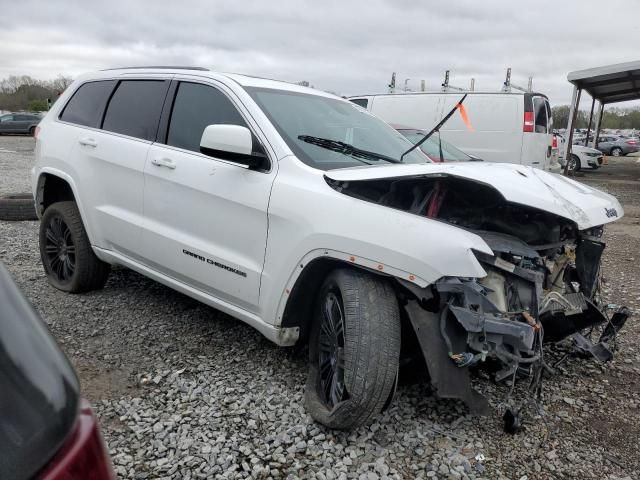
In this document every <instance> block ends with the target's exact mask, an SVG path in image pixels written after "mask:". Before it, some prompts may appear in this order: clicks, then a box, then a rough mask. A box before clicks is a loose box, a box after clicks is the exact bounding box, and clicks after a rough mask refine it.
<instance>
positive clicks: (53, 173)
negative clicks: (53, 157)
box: [35, 167, 94, 245]
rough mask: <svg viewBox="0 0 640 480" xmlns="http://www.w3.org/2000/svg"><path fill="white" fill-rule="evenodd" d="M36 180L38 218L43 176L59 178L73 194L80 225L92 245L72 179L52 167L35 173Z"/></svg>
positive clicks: (42, 190) (43, 181) (78, 195)
mask: <svg viewBox="0 0 640 480" xmlns="http://www.w3.org/2000/svg"><path fill="white" fill-rule="evenodd" d="M37 174H38V180H37V181H36V184H35V203H36V211H37V212H38V216H42V213H44V212H41V209H40V205H42V201H43V196H44V187H45V174H46V175H51V176H54V177H57V178H59V179H60V180H63V181H65V182H66V183H67V184H68V185H69V188H71V192H72V193H73V198H74V200H75V202H76V205H77V206H78V211H79V212H80V218H81V219H82V224H83V225H84V228H85V231H86V232H87V237H88V238H89V243H90V244H91V245H93V244H94V243H93V232H91V231H90V228H87V222H86V221H85V218H86V215H85V210H84V208H83V205H82V202H81V201H80V198H81V197H80V194H79V192H78V187H77V186H76V183H75V181H74V180H73V177H71V175H69V174H68V173H66V172H63V171H62V170H58V169H57V168H52V167H43V168H41V169H40V170H38V172H37Z"/></svg>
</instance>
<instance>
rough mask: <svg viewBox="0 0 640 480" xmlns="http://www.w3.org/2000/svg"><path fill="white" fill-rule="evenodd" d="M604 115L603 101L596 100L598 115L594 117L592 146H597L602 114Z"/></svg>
mask: <svg viewBox="0 0 640 480" xmlns="http://www.w3.org/2000/svg"><path fill="white" fill-rule="evenodd" d="M603 115H604V103H602V100H599V101H598V116H597V117H596V132H595V134H594V135H593V148H596V149H597V148H598V138H600V126H601V125H602V116H603Z"/></svg>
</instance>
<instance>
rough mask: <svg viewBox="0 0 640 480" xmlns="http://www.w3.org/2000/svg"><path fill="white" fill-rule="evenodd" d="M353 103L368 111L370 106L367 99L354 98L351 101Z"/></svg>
mask: <svg viewBox="0 0 640 480" xmlns="http://www.w3.org/2000/svg"><path fill="white" fill-rule="evenodd" d="M349 101H350V102H351V103H355V104H356V105H360V106H361V107H362V108H364V109H366V108H367V105H369V100H368V99H366V98H354V99H352V100H349Z"/></svg>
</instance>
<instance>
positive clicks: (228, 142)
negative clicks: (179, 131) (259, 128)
mask: <svg viewBox="0 0 640 480" xmlns="http://www.w3.org/2000/svg"><path fill="white" fill-rule="evenodd" d="M200 152H201V153H204V154H205V155H208V156H210V157H216V158H221V159H223V160H229V161H231V162H235V163H240V164H242V165H247V166H248V167H249V168H257V167H260V166H262V165H263V164H264V160H265V158H266V155H264V154H261V153H256V154H252V152H253V138H252V135H251V131H250V130H249V129H248V128H247V127H242V126H240V125H209V126H207V127H206V128H205V129H204V132H202V138H201V139H200Z"/></svg>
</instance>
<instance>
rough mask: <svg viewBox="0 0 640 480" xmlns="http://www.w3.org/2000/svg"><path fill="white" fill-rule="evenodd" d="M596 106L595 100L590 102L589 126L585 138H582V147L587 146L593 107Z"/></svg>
mask: <svg viewBox="0 0 640 480" xmlns="http://www.w3.org/2000/svg"><path fill="white" fill-rule="evenodd" d="M595 106H596V99H595V97H593V99H592V100H591V112H589V126H588V127H587V136H586V137H585V138H584V146H585V147H588V146H589V132H591V124H592V123H593V107H595Z"/></svg>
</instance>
